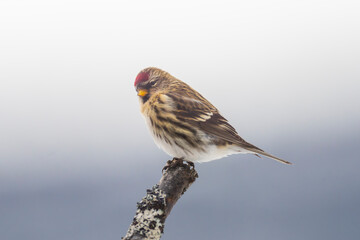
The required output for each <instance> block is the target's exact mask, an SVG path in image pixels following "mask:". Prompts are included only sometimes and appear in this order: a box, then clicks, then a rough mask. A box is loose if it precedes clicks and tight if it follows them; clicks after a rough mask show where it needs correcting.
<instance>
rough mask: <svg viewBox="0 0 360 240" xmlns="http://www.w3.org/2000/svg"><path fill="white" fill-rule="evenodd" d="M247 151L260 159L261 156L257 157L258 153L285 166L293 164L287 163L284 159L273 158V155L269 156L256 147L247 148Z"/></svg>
mask: <svg viewBox="0 0 360 240" xmlns="http://www.w3.org/2000/svg"><path fill="white" fill-rule="evenodd" d="M247 150H248V151H250V152H253V153H254V154H255V155H256V156H258V157H259V155H257V154H256V153H258V154H261V155H263V156H266V157H268V158H272V159H274V160H276V161H278V162H281V163H284V164H290V165H291V164H292V163H291V162H288V161H285V160H284V159H281V158H278V157H275V156H273V155H271V154H269V153H267V152H264V151H263V150H261V149H260V148H257V147H255V148H247Z"/></svg>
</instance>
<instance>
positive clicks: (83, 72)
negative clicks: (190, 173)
mask: <svg viewBox="0 0 360 240" xmlns="http://www.w3.org/2000/svg"><path fill="white" fill-rule="evenodd" d="M359 7H360V4H359V2H358V1H349V0H342V1H340V0H337V1H331V0H330V1H329V0H311V1H310V0H305V1H285V0H274V1H265V0H255V1H254V0H252V1H250V0H249V1H227V0H225V1H186V0H185V1H178V2H172V1H171V2H170V1H164V0H163V1H114V0H103V1H97V0H94V1H85V0H71V1H70V0H64V1H45V0H33V1H21V0H18V1H8V0H2V1H1V2H0V238H1V239H4V240H18V239H19V240H20V239H25V238H26V239H29V240H32V239H53V240H63V239H66V240H72V239H74V240H75V239H76V240H79V239H87V240H92V239H109V240H110V239H114V240H115V239H120V237H121V236H124V235H125V233H126V231H127V229H128V226H129V224H130V223H131V220H132V218H133V216H134V213H135V209H136V202H138V201H140V200H141V198H142V197H143V196H144V195H145V193H146V192H145V190H146V189H147V188H151V187H152V185H154V184H155V183H157V181H158V180H159V179H160V177H161V169H162V167H163V166H164V165H165V162H166V160H168V159H170V157H169V156H167V155H166V154H165V153H163V152H162V151H161V150H160V149H158V148H157V147H156V146H155V144H154V143H153V140H152V139H151V136H150V134H149V133H148V130H147V129H146V126H145V123H144V121H143V119H142V117H141V115H140V112H139V104H138V99H137V96H136V92H135V90H134V87H133V82H134V79H135V77H136V75H137V73H138V72H139V71H140V70H141V69H143V68H145V67H148V66H155V67H159V68H162V69H163V70H166V71H168V72H169V73H171V74H172V75H173V76H175V77H177V78H179V79H181V80H183V81H185V82H187V83H188V84H190V85H191V86H192V87H193V88H195V89H196V90H198V91H199V92H200V93H201V94H203V95H204V96H205V97H206V98H207V99H208V100H210V101H211V102H212V103H213V104H214V105H215V106H216V107H217V108H218V109H220V111H221V113H222V114H223V115H224V116H225V117H226V118H227V119H228V120H229V121H230V123H231V124H232V125H233V126H234V127H235V128H236V129H237V130H238V132H239V134H240V135H241V136H242V137H243V138H245V139H246V140H247V141H249V142H251V143H253V144H255V145H256V146H258V147H260V148H263V149H264V150H266V151H268V152H270V153H272V154H274V155H276V156H279V157H281V158H284V159H286V160H288V161H291V162H293V163H294V165H292V166H286V165H282V164H279V163H277V162H275V161H273V160H270V159H267V158H261V159H260V158H257V157H255V156H251V155H234V156H230V157H227V158H224V159H221V160H217V161H213V162H210V163H204V164H197V165H196V169H197V170H198V172H199V176H200V177H199V178H198V179H197V181H196V182H195V183H194V184H193V186H192V187H191V188H190V189H189V190H188V191H187V193H186V194H185V195H184V196H183V197H182V198H181V199H180V201H179V202H178V204H177V205H176V206H175V208H174V209H173V211H172V213H171V215H170V216H169V218H168V219H167V222H166V226H165V233H164V235H163V239H174V240H178V239H295V240H296V239H299V240H300V239H301V240H303V239H357V238H358V236H359V235H360V228H359V226H360V206H359V202H360V174H359V170H360V162H359V157H358V153H357V150H358V149H359V147H360V124H359V122H360V111H359V109H360V95H359V91H360V68H359V65H360V47H359V42H360V32H359V28H360V15H359Z"/></svg>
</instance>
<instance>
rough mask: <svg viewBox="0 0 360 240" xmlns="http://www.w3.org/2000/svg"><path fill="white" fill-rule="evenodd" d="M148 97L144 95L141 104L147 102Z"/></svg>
mask: <svg viewBox="0 0 360 240" xmlns="http://www.w3.org/2000/svg"><path fill="white" fill-rule="evenodd" d="M149 98H150V96H149V94H146V95H145V96H144V97H142V101H143V103H146V102H147V101H148V100H149Z"/></svg>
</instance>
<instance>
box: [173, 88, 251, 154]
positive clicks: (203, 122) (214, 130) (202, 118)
mask: <svg viewBox="0 0 360 240" xmlns="http://www.w3.org/2000/svg"><path fill="white" fill-rule="evenodd" d="M166 95H167V96H168V97H170V99H171V100H172V101H173V106H174V109H175V110H174V114H175V115H176V116H177V118H178V119H179V120H180V121H183V122H186V123H188V124H190V125H192V126H197V127H199V128H200V129H201V130H202V131H204V132H205V133H207V134H210V135H214V136H216V137H219V138H221V139H223V140H225V141H228V142H230V143H234V144H238V145H241V146H243V147H245V146H247V147H255V146H253V145H252V144H250V143H247V142H246V141H245V140H244V139H242V138H241V137H240V136H239V135H238V133H237V132H236V130H235V128H233V127H232V126H231V125H230V124H229V123H228V121H227V120H226V119H225V118H224V117H223V116H221V114H220V113H219V111H218V110H217V109H216V108H215V107H214V106H213V105H212V104H211V103H210V102H209V101H207V100H206V99H205V98H203V97H202V96H201V95H195V94H194V95H192V96H186V95H180V94H174V93H170V94H166ZM255 148H256V147H255Z"/></svg>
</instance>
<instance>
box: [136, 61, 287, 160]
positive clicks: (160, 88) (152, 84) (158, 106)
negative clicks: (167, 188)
mask: <svg viewBox="0 0 360 240" xmlns="http://www.w3.org/2000/svg"><path fill="white" fill-rule="evenodd" d="M134 85H135V88H136V91H137V92H138V95H139V98H140V105H141V113H142V114H143V116H144V117H145V120H146V122H147V125H148V127H149V129H150V132H151V133H152V135H153V137H154V140H155V142H156V143H157V145H158V146H159V147H160V148H162V149H163V150H164V151H165V152H167V153H168V154H169V155H171V156H173V157H176V158H182V159H184V160H187V161H190V162H206V161H211V160H215V159H218V158H222V157H224V156H227V155H229V154H235V153H253V154H256V155H257V154H261V155H264V156H267V157H269V158H272V159H275V160H277V161H279V162H282V163H286V164H291V163H290V162H288V161H285V160H283V159H280V158H278V157H275V156H273V155H270V154H268V153H266V152H264V151H263V150H261V149H260V148H258V147H256V146H254V145H252V144H250V143H248V142H246V141H245V140H244V139H242V138H241V137H240V136H239V135H238V133H237V132H236V130H235V129H234V128H233V127H232V126H231V125H230V124H229V123H228V121H227V120H226V119H225V118H224V117H223V116H221V114H220V113H219V111H218V110H217V109H216V108H215V107H214V106H213V105H212V104H211V103H210V102H209V101H207V100H206V99H205V98H204V97H203V96H202V95H201V94H200V93H198V92H197V91H195V90H194V89H192V88H191V87H190V86H189V85H187V84H186V83H184V82H182V81H180V80H179V79H176V78H175V77H173V76H171V75H170V74H169V73H167V72H165V71H163V70H161V69H158V68H153V67H150V68H146V69H144V70H142V71H141V72H140V73H139V74H138V76H137V77H136V80H135V83H134Z"/></svg>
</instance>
